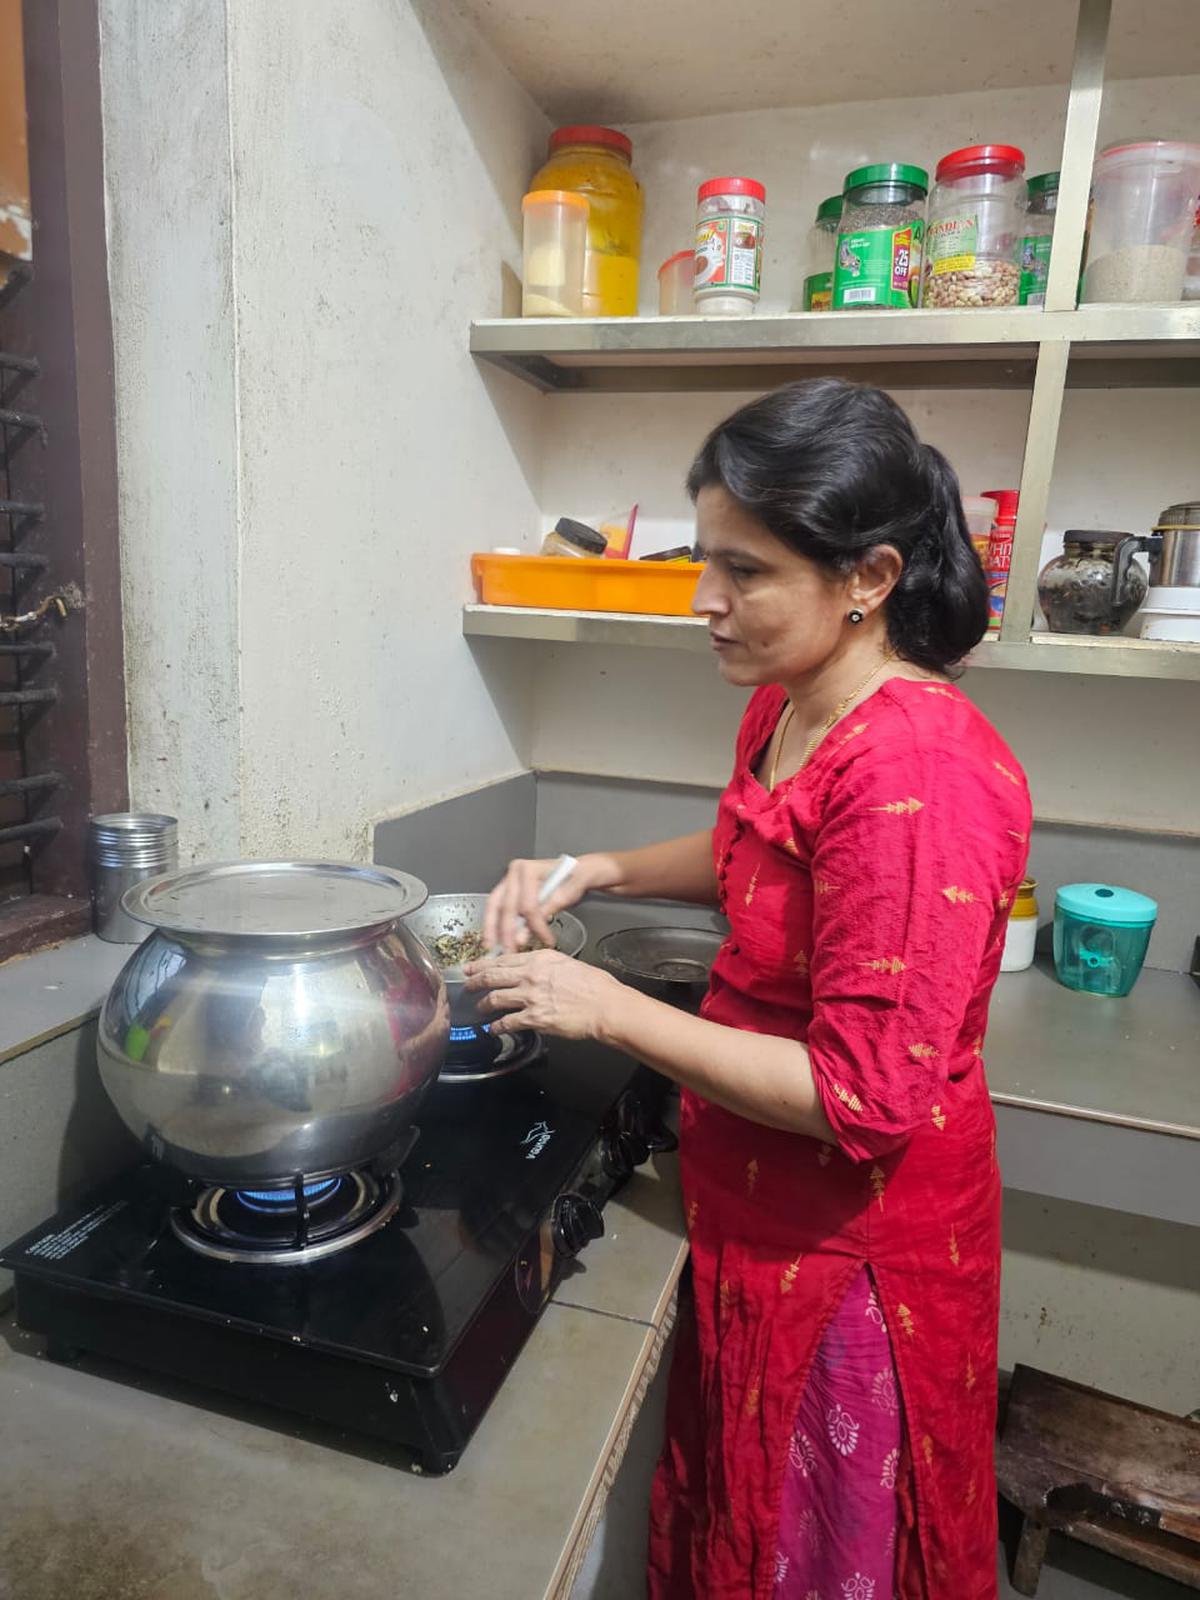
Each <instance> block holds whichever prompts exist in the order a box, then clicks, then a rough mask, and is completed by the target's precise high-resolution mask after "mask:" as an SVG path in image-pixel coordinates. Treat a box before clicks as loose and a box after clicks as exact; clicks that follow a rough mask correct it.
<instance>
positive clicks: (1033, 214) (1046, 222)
mask: <svg viewBox="0 0 1200 1600" xmlns="http://www.w3.org/2000/svg"><path fill="white" fill-rule="evenodd" d="M1057 210H1058V173H1057V172H1039V173H1038V175H1037V177H1036V178H1030V180H1029V182H1028V183H1027V184H1026V185H1025V231H1024V234H1023V235H1022V238H1021V292H1020V303H1021V304H1022V305H1023V306H1044V305H1045V304H1046V279H1047V278H1048V277H1049V276H1050V246H1051V245H1052V244H1053V242H1054V215H1055V212H1056V211H1057Z"/></svg>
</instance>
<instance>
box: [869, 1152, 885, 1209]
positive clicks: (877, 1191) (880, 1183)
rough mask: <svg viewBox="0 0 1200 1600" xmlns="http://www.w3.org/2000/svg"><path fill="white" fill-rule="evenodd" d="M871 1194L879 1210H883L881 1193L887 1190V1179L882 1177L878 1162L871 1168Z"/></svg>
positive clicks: (881, 1169)
mask: <svg viewBox="0 0 1200 1600" xmlns="http://www.w3.org/2000/svg"><path fill="white" fill-rule="evenodd" d="M870 1178H871V1193H872V1194H873V1195H874V1196H875V1198H876V1200H878V1201H879V1209H880V1211H882V1210H883V1191H884V1190H885V1189H886V1188H887V1179H886V1178H885V1177H884V1175H883V1168H882V1167H881V1166H880V1165H879V1164H878V1162H877V1163H876V1164H875V1166H873V1167H872V1168H871V1174H870Z"/></svg>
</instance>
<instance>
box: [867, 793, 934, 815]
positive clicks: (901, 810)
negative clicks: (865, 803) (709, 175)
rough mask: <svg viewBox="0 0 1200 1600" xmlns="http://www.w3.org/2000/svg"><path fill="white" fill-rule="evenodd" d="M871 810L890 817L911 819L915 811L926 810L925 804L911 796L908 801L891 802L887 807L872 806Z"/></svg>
mask: <svg viewBox="0 0 1200 1600" xmlns="http://www.w3.org/2000/svg"><path fill="white" fill-rule="evenodd" d="M870 809H871V810H872V811H882V812H884V813H885V814H886V815H887V816H889V817H904V816H908V817H911V816H912V814H913V812H914V811H923V810H924V809H925V802H924V800H918V799H917V798H916V796H915V795H911V794H910V795H909V797H908V799H907V800H889V801H888V803H887V805H885V806H871V807H870Z"/></svg>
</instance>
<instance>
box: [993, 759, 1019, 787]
mask: <svg viewBox="0 0 1200 1600" xmlns="http://www.w3.org/2000/svg"><path fill="white" fill-rule="evenodd" d="M992 765H993V766H994V767H995V769H996V771H997V772H998V773H999V774H1000V776H1001V777H1002V778H1007V779H1008V781H1009V783H1015V784H1016V786H1017V787H1018V789H1019V788H1020V787H1021V780H1020V778H1018V777H1017V775H1016V773H1015V772H1010V771H1009V770H1008V768H1007V767H1005V766H1001V764H1000V762H999V761H993V762H992Z"/></svg>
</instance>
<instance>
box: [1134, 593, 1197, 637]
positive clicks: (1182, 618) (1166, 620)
mask: <svg viewBox="0 0 1200 1600" xmlns="http://www.w3.org/2000/svg"><path fill="white" fill-rule="evenodd" d="M1142 638H1143V639H1178V640H1183V641H1185V642H1187V643H1190V644H1200V588H1196V587H1188V586H1179V587H1176V588H1171V589H1168V588H1159V589H1151V590H1150V591H1149V592H1148V594H1147V595H1146V604H1145V605H1144V606H1143V607H1142Z"/></svg>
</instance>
